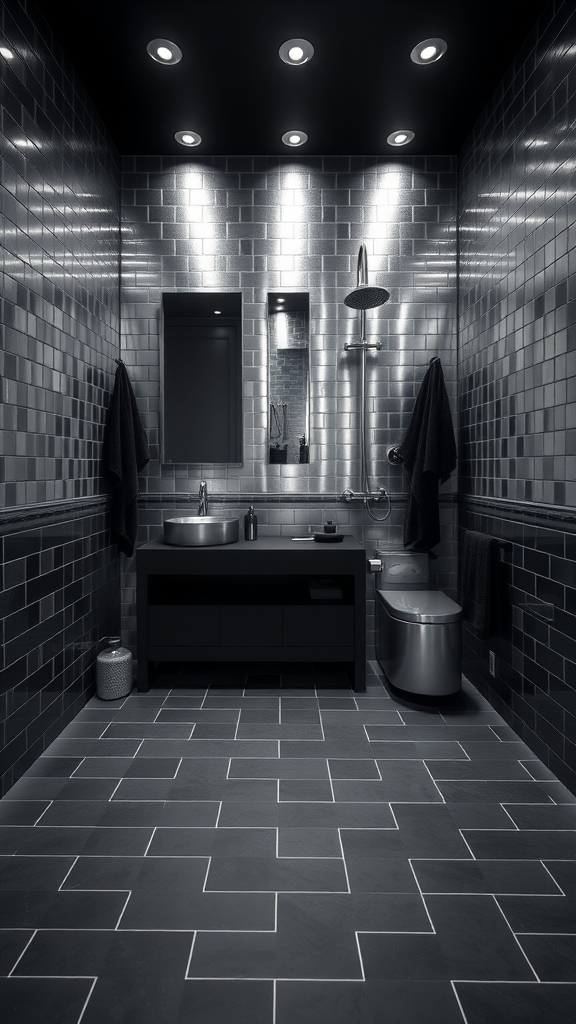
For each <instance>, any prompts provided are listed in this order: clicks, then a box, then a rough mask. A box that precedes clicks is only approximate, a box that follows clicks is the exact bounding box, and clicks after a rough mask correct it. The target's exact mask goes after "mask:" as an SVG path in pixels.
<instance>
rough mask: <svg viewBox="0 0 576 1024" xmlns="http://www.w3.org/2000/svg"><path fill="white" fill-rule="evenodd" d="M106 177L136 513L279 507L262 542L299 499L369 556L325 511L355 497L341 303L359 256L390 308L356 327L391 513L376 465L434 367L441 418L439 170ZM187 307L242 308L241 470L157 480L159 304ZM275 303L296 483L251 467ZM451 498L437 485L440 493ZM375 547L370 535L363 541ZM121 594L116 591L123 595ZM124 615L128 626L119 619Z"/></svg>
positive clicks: (130, 614) (244, 165) (281, 164)
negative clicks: (117, 188)
mask: <svg viewBox="0 0 576 1024" xmlns="http://www.w3.org/2000/svg"><path fill="white" fill-rule="evenodd" d="M122 171H123V173H122V357H123V359H124V361H125V362H126V364H127V366H128V369H129V373H130V375H131V378H132V380H133V382H134V387H135V392H136V396H137V399H138V404H139V408H140V410H141V412H142V415H143V418H144V422H145V424H146V427H147V428H148V431H149V437H150V441H151V443H152V461H151V463H150V464H149V465H148V466H147V468H146V470H145V471H144V474H143V479H142V491H143V509H144V510H145V509H146V498H147V497H148V496H149V497H150V498H152V497H154V498H156V497H163V498H164V500H165V503H166V509H168V508H169V505H170V503H171V502H173V501H174V500H175V499H177V498H179V499H183V498H184V497H185V496H186V495H187V494H190V495H192V496H193V497H192V499H191V502H190V504H192V503H193V501H194V496H195V495H196V493H197V490H198V482H199V480H200V478H201V477H202V478H203V479H206V480H207V481H208V488H209V492H211V493H212V494H214V495H215V496H220V497H222V498H224V497H226V496H229V497H230V498H233V497H234V496H236V497H237V499H238V507H239V509H240V510H241V511H243V510H244V509H243V503H245V502H246V501H248V500H251V501H253V502H254V504H255V505H256V508H257V510H258V497H259V496H262V497H264V496H265V495H269V494H283V493H284V494H286V499H287V504H286V506H285V507H284V508H283V507H282V506H280V507H279V508H278V509H277V510H276V511H275V512H272V511H268V509H267V508H262V509H261V511H260V524H261V526H260V528H261V529H264V530H267V531H269V532H278V533H293V532H294V526H295V522H294V512H293V511H292V509H291V506H290V499H291V497H293V496H295V495H306V494H308V495H310V497H311V498H314V499H316V498H317V497H318V498H322V497H323V498H324V501H320V505H318V501H317V500H315V503H314V504H313V505H312V506H311V507H309V508H306V507H304V508H302V507H301V508H300V510H299V515H300V519H299V526H300V527H301V528H303V529H305V528H306V526H307V525H311V524H313V523H317V522H318V521H319V520H320V522H321V521H322V518H328V517H329V516H328V515H327V514H326V515H324V513H327V511H328V509H330V517H332V518H334V516H335V515H338V521H339V522H341V523H342V524H343V525H346V526H349V527H351V528H352V530H353V532H354V534H355V535H356V536H357V538H358V539H359V540H360V541H362V542H366V543H368V544H369V545H370V546H371V547H373V546H374V541H373V539H372V538H373V536H374V531H373V529H372V528H373V527H374V526H375V524H374V523H373V522H372V520H370V519H369V517H368V516H367V515H366V514H365V513H362V512H361V511H359V512H358V513H356V512H352V513H351V511H350V509H349V508H348V507H347V506H345V505H344V504H343V503H342V504H338V503H336V505H334V502H335V500H336V499H337V496H338V495H339V494H340V493H341V492H342V490H343V489H344V488H345V487H352V488H353V489H354V490H359V489H360V449H359V442H360V412H361V410H360V379H359V369H360V359H359V355H358V353H354V352H345V351H344V343H345V342H346V341H347V340H351V339H353V338H356V337H357V332H358V314H357V313H356V312H355V311H353V310H350V309H348V308H347V307H346V306H345V305H344V303H343V299H344V296H345V295H346V294H347V292H348V291H350V289H351V287H352V286H353V285H354V284H355V283H356V265H357V256H358V249H359V246H360V243H361V242H365V244H366V246H367V251H368V269H369V279H370V281H372V282H377V283H379V284H382V285H384V286H385V287H386V288H387V289H388V290H389V291H390V301H389V302H388V303H387V304H386V305H385V306H382V307H380V308H379V309H376V310H373V311H369V312H368V314H367V333H368V336H369V337H370V338H373V339H375V338H378V339H379V340H380V341H381V342H382V346H383V347H382V350H381V351H380V352H378V353H370V354H369V356H368V385H367V401H368V431H367V436H368V452H369V468H370V473H371V477H372V485H373V489H374V490H375V489H376V486H377V485H378V484H384V485H385V486H386V488H387V489H388V490H389V491H391V492H393V493H395V494H396V495H402V493H403V492H404V491H405V487H406V482H405V475H404V472H403V470H402V468H401V467H391V466H390V465H389V464H388V462H387V460H386V448H387V446H388V445H389V444H393V443H397V442H398V441H399V440H400V438H401V436H402V433H403V431H404V429H405V427H406V426H407V423H408V419H409V415H410V412H411V410H412V406H413V403H414V398H415V396H416V394H417V391H418V387H419V385H420V382H421V380H422V378H423V376H424V372H425V367H426V365H427V363H428V362H429V360H430V359H431V357H432V356H433V355H436V354H438V355H440V356H441V358H442V364H443V367H444V373H445V377H446V382H447V387H448V391H449V394H450V395H451V397H452V399H453V401H454V411H455V397H456V395H455V386H456V335H455V316H456V306H455V302H456V161H455V158H454V157H451V156H447V157H402V158H401V157H394V158H384V157H311V158H301V157H293V156H290V157H286V158H282V159H281V158H268V157H234V156H230V157H218V158H203V157H198V156H196V157H194V158H190V157H189V156H183V157H165V158H164V157H140V156H134V157H125V158H123V161H122ZM194 289H213V290H223V289H232V290H237V291H238V290H240V291H241V292H242V296H243V309H244V322H243V360H244V362H243V379H244V394H243V404H244V460H243V465H242V466H240V467H235V466H208V465H197V466H190V465H181V466H168V465H162V464H161V463H160V462H159V435H158V428H159V423H158V409H159V333H158V332H159V319H158V313H159V309H160V303H161V295H162V292H163V291H179V290H180V291H189V290H194ZM278 289H287V290H290V289H292V290H294V291H304V292H308V293H309V295H310V319H311V330H310V334H311V352H310V378H311V430H310V442H311V448H310V459H311V461H310V464H309V465H287V466H279V465H268V462H267V459H268V433H267V428H268V412H269V396H268V393H267V325H266V316H267V295H268V292H270V291H278ZM454 489H455V481H454V480H452V481H451V482H450V483H449V484H448V485H446V487H445V491H446V492H447V493H448V494H450V493H451V492H452V491H453V490H454ZM326 503H329V504H326ZM154 508H155V509H157V506H156V505H155V506H154ZM382 512H383V507H382V506H380V507H377V514H378V515H381V514H382ZM154 515H155V517H156V520H157V523H156V525H157V527H158V528H157V529H156V530H155V533H156V534H157V533H158V532H160V530H161V516H160V514H158V513H157V512H156V511H155V513H154ZM313 517H315V518H313ZM366 531H367V533H366ZM389 531H390V523H388V524H383V525H382V526H381V527H380V528H379V529H378V531H377V534H376V536H377V538H378V539H379V540H383V539H386V538H390V537H391V536H392V535H391V534H390V532H389ZM148 535H149V533H146V534H145V537H146V539H147V536H148ZM153 535H154V534H153ZM396 539H398V540H401V536H400V537H396ZM450 539H451V538H450V536H447V542H448V543H447V546H446V551H447V550H448V549H449V547H450V544H449V541H450ZM450 568H451V566H450V564H449V563H448V562H447V563H445V564H444V563H443V570H441V571H445V572H446V573H447V574H448V573H449V572H450ZM453 582H454V581H453V579H452V583H453ZM133 588H134V578H133V576H130V575H128V577H127V579H126V592H127V594H128V595H130V594H131V593H132V592H133ZM125 613H126V615H127V618H128V621H132V622H133V618H134V609H133V607H127V608H125ZM369 643H370V635H369Z"/></svg>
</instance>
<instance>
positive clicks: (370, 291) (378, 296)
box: [344, 243, 390, 309]
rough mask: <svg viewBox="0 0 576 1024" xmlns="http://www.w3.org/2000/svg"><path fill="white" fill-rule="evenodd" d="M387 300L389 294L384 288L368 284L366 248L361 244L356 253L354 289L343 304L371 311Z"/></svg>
mask: <svg viewBox="0 0 576 1024" xmlns="http://www.w3.org/2000/svg"><path fill="white" fill-rule="evenodd" d="M389 298H390V292H387V291H386V289H385V288H379V287H378V285H369V284H368V259H367V256H366V246H365V245H364V243H362V245H361V246H360V251H359V253H358V271H357V280H356V287H355V288H354V289H353V291H351V292H350V294H349V295H347V296H346V298H345V299H344V304H345V305H346V306H351V308H352V309H373V308H374V307H375V306H383V305H384V303H385V302H388V299H389Z"/></svg>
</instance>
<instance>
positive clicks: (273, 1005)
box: [272, 894, 278, 1024]
mask: <svg viewBox="0 0 576 1024" xmlns="http://www.w3.org/2000/svg"><path fill="white" fill-rule="evenodd" d="M276 895H278V894H276ZM277 983H278V982H277V979H276V978H274V979H273V980H272V1024H276V985H277Z"/></svg>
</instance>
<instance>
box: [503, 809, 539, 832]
mask: <svg viewBox="0 0 576 1024" xmlns="http://www.w3.org/2000/svg"><path fill="white" fill-rule="evenodd" d="M511 806H512V805H511ZM513 806H515V807H525V806H526V804H514V805H513ZM538 806H540V804H538ZM500 807H501V808H502V810H503V811H504V814H507V815H508V817H509V818H510V821H511V822H512V824H513V825H514V828H515V829H516V831H517V832H519V831H520V829H519V827H518V825H517V824H516V822H515V821H514V818H513V817H512V815H511V814H510V811H507V810H506V808H505V806H504V804H503V803H502V802H500Z"/></svg>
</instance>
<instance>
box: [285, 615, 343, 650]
mask: <svg viewBox="0 0 576 1024" xmlns="http://www.w3.org/2000/svg"><path fill="white" fill-rule="evenodd" d="M283 618H284V621H283V637H282V644H283V646H284V647H326V646H330V647H349V646H351V645H352V644H353V643H354V609H353V608H352V607H351V606H347V607H344V608H342V607H340V608H335V607H333V606H328V605H326V606H322V607H320V608H311V607H309V606H307V607H299V606H298V605H293V606H292V605H284V617H283Z"/></svg>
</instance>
